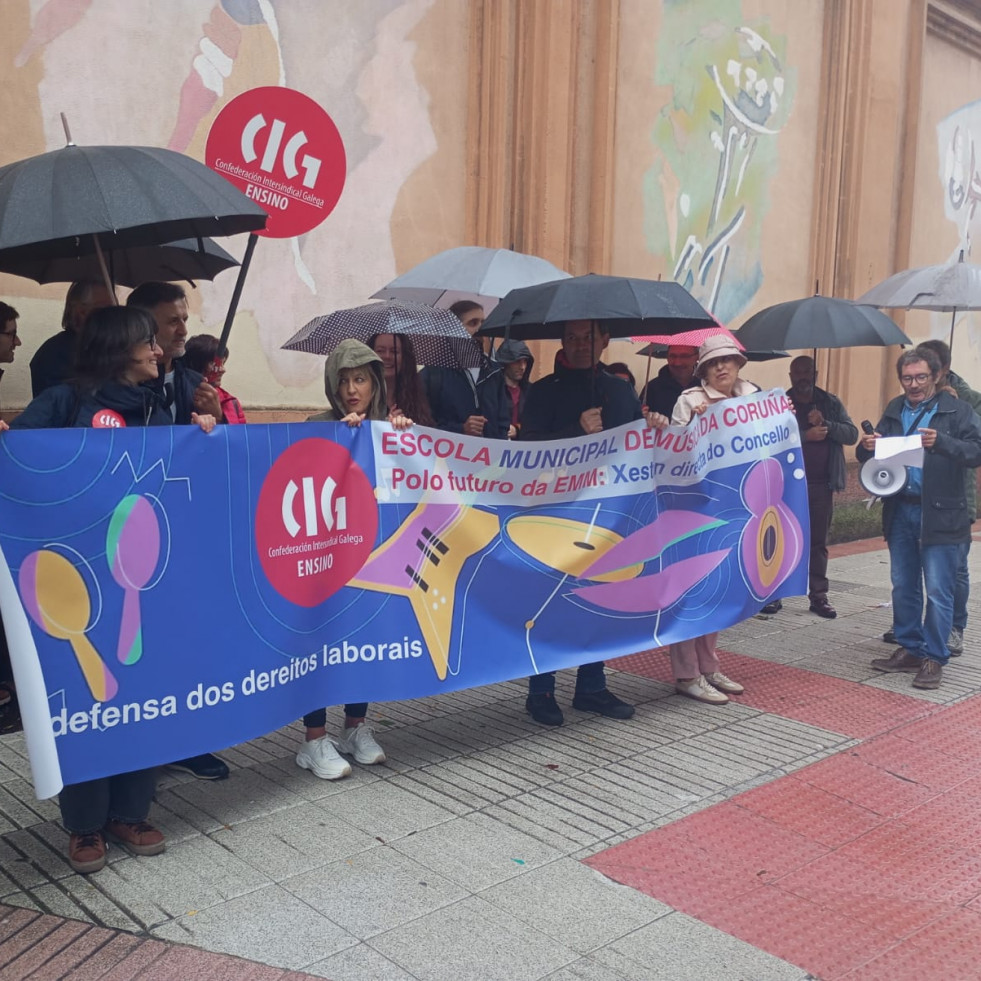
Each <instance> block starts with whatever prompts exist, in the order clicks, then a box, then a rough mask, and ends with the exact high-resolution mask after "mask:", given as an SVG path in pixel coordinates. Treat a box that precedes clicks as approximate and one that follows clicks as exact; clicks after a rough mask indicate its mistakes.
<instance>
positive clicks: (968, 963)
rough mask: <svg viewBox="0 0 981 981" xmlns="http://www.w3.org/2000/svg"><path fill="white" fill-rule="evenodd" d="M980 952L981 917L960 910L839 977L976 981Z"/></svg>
mask: <svg viewBox="0 0 981 981" xmlns="http://www.w3.org/2000/svg"><path fill="white" fill-rule="evenodd" d="M979 951H981V915H978V914H977V913H974V912H973V911H971V910H957V911H956V912H954V913H952V914H951V915H950V916H948V917H946V918H945V919H942V920H937V921H936V922H934V923H931V924H929V925H928V926H926V927H924V928H923V929H922V930H920V931H919V932H918V933H916V934H914V935H913V936H912V937H910V938H909V940H907V941H906V942H905V943H902V944H898V945H896V946H895V947H892V948H891V949H890V950H888V951H886V952H885V953H883V954H880V955H879V956H877V957H875V958H873V959H872V960H870V961H868V962H867V963H865V964H863V965H862V966H861V967H859V968H856V969H855V970H853V971H851V972H849V973H848V974H844V975H841V976H840V977H841V981H846V979H847V981H905V979H909V981H974V979H976V978H977V977H978V976H979V953H978V952H979ZM833 981H835V979H833Z"/></svg>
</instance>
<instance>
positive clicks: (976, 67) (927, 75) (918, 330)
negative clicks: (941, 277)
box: [905, 36, 981, 388]
mask: <svg viewBox="0 0 981 981" xmlns="http://www.w3.org/2000/svg"><path fill="white" fill-rule="evenodd" d="M978 92H981V64H979V63H978V61H977V59H976V58H975V57H974V56H972V55H971V54H969V53H968V52H966V51H964V50H963V49H960V48H958V47H956V46H955V45H953V44H951V43H949V42H948V41H946V40H944V39H942V38H939V37H935V36H928V37H927V41H926V46H925V49H924V86H923V96H924V98H923V103H922V108H921V114H920V124H919V132H920V139H919V142H918V147H917V159H916V178H915V196H914V206H913V226H912V240H911V254H910V266H928V265H935V264H938V263H945V262H949V261H956V260H957V259H958V258H959V256H960V253H961V252H962V251H963V252H964V257H965V260H966V261H968V262H973V263H975V264H978V263H981V101H979V100H978V99H977V94H978ZM905 323H906V331H907V333H908V334H909V336H910V337H912V338H913V339H914V340H921V339H926V338H928V337H935V338H940V339H941V340H944V341H948V342H950V341H951V339H952V340H953V345H952V349H953V350H952V353H953V366H954V369H955V370H956V371H957V372H958V373H959V374H961V375H963V376H964V377H965V378H966V379H967V380H968V382H969V383H970V384H971V385H972V386H973V387H974V388H981V315H979V314H978V313H977V312H970V311H963V312H960V311H959V312H957V313H956V315H954V316H953V317H952V315H951V314H950V313H946V312H937V313H932V312H921V311H910V312H909V313H907V314H906V320H905ZM952 323H953V335H952V334H951V326H952Z"/></svg>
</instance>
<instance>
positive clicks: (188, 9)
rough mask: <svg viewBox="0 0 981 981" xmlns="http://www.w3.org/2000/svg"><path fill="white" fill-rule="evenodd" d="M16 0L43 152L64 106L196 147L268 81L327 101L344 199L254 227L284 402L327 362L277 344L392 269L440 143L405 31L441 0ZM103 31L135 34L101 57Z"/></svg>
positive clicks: (19, 57) (104, 131) (215, 316)
mask: <svg viewBox="0 0 981 981" xmlns="http://www.w3.org/2000/svg"><path fill="white" fill-rule="evenodd" d="M18 2H22V3H23V6H24V7H25V8H27V10H28V11H29V19H28V18H25V21H24V24H25V28H26V29H25V32H24V35H23V39H22V40H21V41H20V42H19V47H18V48H17V49H16V53H15V59H14V63H15V67H16V68H18V69H23V70H25V71H26V72H27V74H25V76H24V77H25V78H28V77H30V73H31V72H34V73H37V75H38V76H39V81H38V82H37V87H36V93H37V94H36V100H35V101H34V103H33V106H31V105H30V103H29V102H28V104H27V106H26V109H27V111H28V112H29V113H31V114H33V115H34V120H33V122H34V123H35V124H37V123H38V121H39V125H40V129H41V131H43V141H44V144H43V145H39V146H37V148H36V150H35V151H34V152H38V153H40V152H44V151H45V150H52V149H56V148H57V147H60V146H63V145H64V142H65V141H64V135H63V133H62V128H61V122H60V119H59V113H61V112H64V113H65V114H66V115H67V117H68V119H69V121H70V123H71V129H72V136H73V138H74V140H75V141H76V142H77V143H80V144H95V145H99V144H111V143H117V144H141V145H149V146H166V147H170V148H171V149H174V150H178V151H181V152H184V153H188V154H190V155H191V156H194V157H197V158H198V159H203V158H204V144H205V140H206V138H207V134H208V130H209V128H210V126H211V122H212V120H213V119H214V117H215V115H216V114H217V113H218V111H219V110H220V109H221V108H222V107H223V106H224V105H225V104H226V103H227V102H229V101H230V100H231V99H233V98H234V97H235V96H236V95H238V94H239V93H241V92H243V91H245V90H247V89H251V88H256V87H259V86H264V85H285V86H288V87H291V88H294V89H298V90H299V91H301V92H303V93H305V94H306V95H308V96H310V98H312V99H313V100H314V101H316V102H318V103H319V104H320V105H321V106H323V107H324V109H326V110H327V112H328V113H329V114H330V115H331V117H332V118H333V120H334V121H335V122H336V123H337V125H338V128H339V129H340V130H341V132H342V134H343V139H344V144H345V152H346V156H347V161H348V168H349V170H348V178H347V183H346V185H345V189H344V193H343V195H342V197H341V200H340V203H339V204H338V207H337V209H336V210H335V211H334V212H333V213H332V214H331V216H330V219H329V220H328V221H327V222H325V223H324V224H323V225H322V226H320V227H319V228H317V229H315V230H314V231H313V232H311V233H309V234H308V235H305V236H302V237H300V238H298V239H289V240H286V239H283V240H274V239H263V240H262V241H261V242H260V243H259V247H258V248H257V250H256V255H255V260H254V261H253V263H252V268H251V271H250V275H249V282H248V284H247V287H246V290H245V293H244V295H243V300H242V303H241V305H240V308H239V309H240V311H241V312H242V313H243V314H245V315H246V316H250V317H251V318H252V320H253V321H254V323H255V326H256V328H257V331H258V339H259V344H260V346H261V348H262V350H263V353H264V355H265V358H266V362H267V363H268V368H269V379H268V382H267V383H266V385H265V386H264V387H265V390H264V391H263V392H262V394H261V396H260V400H264V401H267V402H272V403H274V404H275V403H278V402H282V401H283V396H284V394H285V392H284V390H288V389H291V388H302V387H303V386H304V385H307V384H309V383H311V382H312V381H314V380H315V379H316V378H318V377H319V376H320V374H321V373H322V366H321V364H319V363H318V361H317V360H316V359H313V358H303V357H300V356H298V355H296V354H295V353H291V352H283V351H280V350H279V347H280V345H281V344H282V343H283V341H284V340H285V339H286V338H287V337H289V335H290V334H291V333H292V332H293V331H295V330H296V329H297V328H298V327H300V326H302V325H303V324H304V323H306V322H307V321H308V320H310V319H311V318H312V317H315V316H317V315H320V314H323V313H326V312H328V311H329V310H332V309H335V308H337V307H342V306H351V305H355V304H357V303H362V302H364V301H365V300H366V299H367V297H368V296H369V295H370V294H371V293H372V292H374V290H376V289H378V288H380V287H381V286H382V285H384V284H385V283H386V282H388V281H389V280H390V279H392V278H393V277H394V275H395V273H396V268H395V255H394V249H393V245H392V237H391V222H392V215H393V212H394V211H395V208H396V202H397V198H398V196H399V194H400V193H401V192H402V189H403V187H404V185H405V183H406V182H407V180H408V179H409V178H410V176H411V175H412V174H413V172H414V171H415V170H416V169H417V168H418V167H419V166H420V165H421V164H422V163H423V162H424V161H425V160H427V159H428V158H429V157H430V156H432V155H433V154H434V153H435V151H436V149H437V145H436V137H435V134H434V131H433V127H432V124H431V120H430V95H429V93H428V92H427V91H426V89H425V88H424V86H423V85H422V83H421V82H420V80H419V78H418V76H417V73H416V69H415V66H414V63H413V59H414V56H415V52H416V43H415V41H414V40H413V38H412V34H413V31H414V30H415V29H416V28H417V26H418V25H419V23H420V22H421V21H422V20H423V18H424V17H425V16H426V14H427V13H428V12H429V11H430V9H431V8H432V6H433V2H434V0H374V2H373V3H371V4H364V5H362V4H350V3H347V2H345V0H323V2H321V0H316V2H313V0H168V2H167V3H166V4H133V3H132V2H131V0H18ZM110 33H111V35H112V36H113V37H114V38H116V39H123V38H124V39H125V42H126V43H125V44H117V45H115V46H114V47H113V48H112V56H111V57H108V58H103V59H101V60H99V61H98V70H97V71H94V70H93V55H94V53H95V52H99V51H103V50H105V46H106V43H107V36H108V34H110ZM20 121H21V122H23V119H22V118H21V120H20ZM2 130H3V122H2V121H0V135H2ZM225 244H226V245H228V244H229V243H227V242H226V243H225ZM230 248H231V249H232V250H233V251H234V250H236V249H238V246H237V244H236V243H235V240H231V245H230ZM234 283H235V277H234V275H231V274H229V275H226V276H224V277H220V278H219V279H218V280H217V281H216V282H215V283H214V285H213V286H211V285H209V286H207V287H206V288H205V289H202V291H201V299H202V309H201V317H202V320H203V321H204V323H205V325H207V328H206V329H213V328H214V327H215V325H219V326H220V324H221V323H222V321H223V320H224V315H225V311H226V309H227V307H228V302H229V299H230V296H231V293H232V289H233V287H234ZM215 332H217V331H215ZM256 395H259V393H256Z"/></svg>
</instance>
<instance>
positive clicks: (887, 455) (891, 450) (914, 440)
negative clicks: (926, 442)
mask: <svg viewBox="0 0 981 981" xmlns="http://www.w3.org/2000/svg"><path fill="white" fill-rule="evenodd" d="M875 458H876V459H877V460H889V461H890V463H896V464H902V465H903V466H904V467H922V466H923V439H922V437H921V436H920V434H919V433H915V434H914V435H912V436H882V437H880V438H879V439H877V440H876V441H875Z"/></svg>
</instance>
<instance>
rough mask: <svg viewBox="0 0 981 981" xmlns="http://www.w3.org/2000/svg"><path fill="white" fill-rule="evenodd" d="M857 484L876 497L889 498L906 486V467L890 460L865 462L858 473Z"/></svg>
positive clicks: (873, 459)
mask: <svg viewBox="0 0 981 981" xmlns="http://www.w3.org/2000/svg"><path fill="white" fill-rule="evenodd" d="M858 482H859V483H860V484H861V485H862V487H863V488H865V490H867V491H868V492H869V493H870V494H873V495H875V496H876V497H891V496H892V495H893V494H898V493H899V492H900V491H901V490H902V489H903V488H904V487H905V486H906V467H904V466H903V465H902V464H901V463H893V462H892V461H891V460H876V459H875V457H873V458H872V459H871V460H866V461H865V463H863V464H862V469H861V470H859V472H858Z"/></svg>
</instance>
